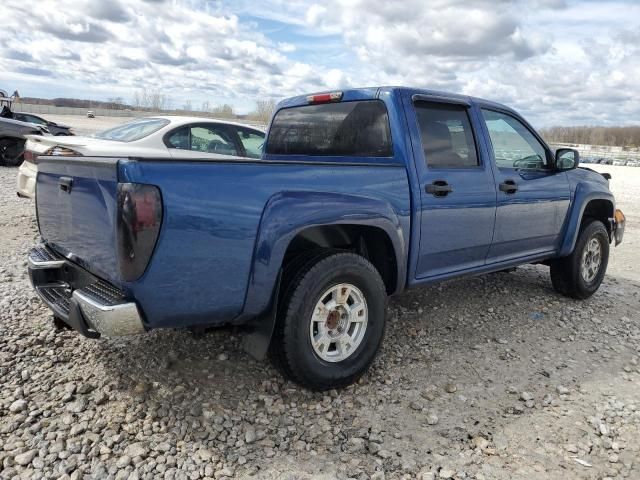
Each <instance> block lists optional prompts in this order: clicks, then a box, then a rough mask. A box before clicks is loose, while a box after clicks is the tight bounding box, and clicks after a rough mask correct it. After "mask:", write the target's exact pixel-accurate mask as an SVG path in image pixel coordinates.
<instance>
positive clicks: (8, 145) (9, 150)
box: [0, 138, 24, 167]
mask: <svg viewBox="0 0 640 480" xmlns="http://www.w3.org/2000/svg"><path fill="white" fill-rule="evenodd" d="M23 153H24V140H19V139H14V138H3V139H0V165H4V166H6V167H17V166H18V165H20V164H21V163H22V156H23Z"/></svg>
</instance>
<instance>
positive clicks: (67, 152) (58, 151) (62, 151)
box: [44, 145, 82, 157]
mask: <svg viewBox="0 0 640 480" xmlns="http://www.w3.org/2000/svg"><path fill="white" fill-rule="evenodd" d="M44 155H53V156H59V155H61V156H68V157H82V154H81V153H80V152H76V151H75V150H72V149H70V148H67V147H61V146H59V145H56V146H55V147H51V148H50V149H48V150H47V151H46V152H44Z"/></svg>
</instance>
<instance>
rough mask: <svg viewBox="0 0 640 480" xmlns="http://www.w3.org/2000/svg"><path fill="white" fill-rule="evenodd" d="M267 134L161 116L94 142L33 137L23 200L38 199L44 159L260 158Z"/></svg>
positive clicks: (21, 183) (21, 176)
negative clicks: (40, 157) (37, 184)
mask: <svg viewBox="0 0 640 480" xmlns="http://www.w3.org/2000/svg"><path fill="white" fill-rule="evenodd" d="M264 136H265V133H264V131H263V130H260V129H257V128H255V127H250V126H248V125H242V124H239V123H233V122H226V121H220V120H211V119H207V118H200V117H179V116H158V117H145V118H139V119H136V120H133V121H131V122H128V123H124V124H122V125H118V126H116V127H113V128H110V129H108V130H105V131H103V132H99V133H96V134H95V135H93V136H91V137H80V136H72V137H54V136H38V135H28V136H27V143H26V146H25V153H24V162H22V165H21V166H20V168H19V170H18V196H21V197H29V198H34V197H35V179H36V175H37V173H38V169H37V166H36V162H35V159H36V158H37V156H38V155H68V156H85V157H113V156H121V157H123V158H128V157H145V158H179V159H183V160H189V159H206V158H211V159H215V158H221V157H224V156H229V155H231V156H236V157H249V158H260V155H261V154H262V145H263V143H264Z"/></svg>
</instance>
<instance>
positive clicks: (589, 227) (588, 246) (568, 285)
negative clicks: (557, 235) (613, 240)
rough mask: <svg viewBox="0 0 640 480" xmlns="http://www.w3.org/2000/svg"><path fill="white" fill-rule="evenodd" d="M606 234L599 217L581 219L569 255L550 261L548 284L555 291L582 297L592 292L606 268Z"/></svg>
mask: <svg viewBox="0 0 640 480" xmlns="http://www.w3.org/2000/svg"><path fill="white" fill-rule="evenodd" d="M608 262H609V235H608V233H607V229H606V227H605V226H604V224H603V223H602V222H601V221H599V220H591V221H588V222H584V223H583V225H582V228H581V229H580V234H579V236H578V240H577V241H576V245H575V248H574V250H573V252H572V253H571V255H569V256H568V257H564V258H560V259H557V260H555V261H553V262H552V263H551V283H552V284H553V288H555V289H556V291H558V292H559V293H562V294H563V295H566V296H568V297H572V298H578V299H585V298H589V297H590V296H591V295H593V294H594V293H595V292H596V291H597V290H598V288H599V287H600V284H601V283H602V280H603V279H604V275H605V273H606V271H607V264H608Z"/></svg>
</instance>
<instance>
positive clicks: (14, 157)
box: [0, 117, 49, 167]
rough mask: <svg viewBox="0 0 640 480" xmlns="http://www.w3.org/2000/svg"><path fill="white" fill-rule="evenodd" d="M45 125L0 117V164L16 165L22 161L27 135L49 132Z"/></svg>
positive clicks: (40, 134) (39, 134)
mask: <svg viewBox="0 0 640 480" xmlns="http://www.w3.org/2000/svg"><path fill="white" fill-rule="evenodd" d="M48 133H49V132H48V130H47V129H46V128H45V127H42V126H37V125H34V124H33V123H26V122H20V121H18V120H13V119H10V118H4V117H0V165H2V166H5V167H16V166H18V165H20V163H22V160H23V155H24V147H25V142H26V140H27V135H35V136H43V135H45V134H48Z"/></svg>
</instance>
